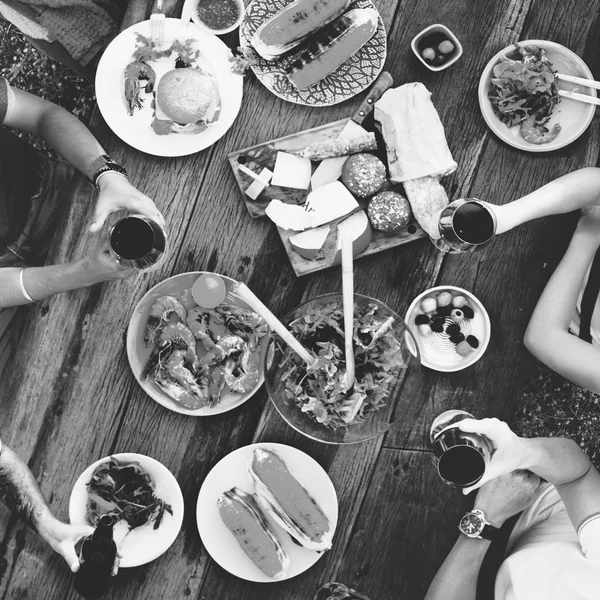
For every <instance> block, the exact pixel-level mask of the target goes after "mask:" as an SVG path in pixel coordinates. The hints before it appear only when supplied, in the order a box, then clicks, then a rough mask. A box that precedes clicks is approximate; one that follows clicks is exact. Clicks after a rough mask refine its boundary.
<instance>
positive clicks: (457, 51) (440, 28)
mask: <svg viewBox="0 0 600 600" xmlns="http://www.w3.org/2000/svg"><path fill="white" fill-rule="evenodd" d="M436 33H440V34H443V35H445V36H446V38H448V39H449V40H450V41H451V42H452V43H453V44H454V50H453V51H452V52H451V55H452V56H451V57H450V58H449V59H448V60H447V61H446V62H445V63H444V64H443V65H439V66H435V65H431V64H429V63H428V62H427V61H426V60H425V59H424V58H423V57H422V56H421V50H420V49H419V45H420V43H421V41H422V40H423V38H425V37H427V36H430V35H433V34H436ZM410 47H411V48H412V51H413V52H414V53H415V56H416V57H417V58H418V59H419V60H420V61H421V62H422V63H423V64H424V65H425V66H426V67H427V68H428V69H429V70H430V71H443V70H444V69H447V68H448V67H449V66H450V65H453V64H454V63H455V62H456V61H457V60H458V59H459V58H460V57H461V56H462V53H463V47H462V45H461V43H460V42H459V41H458V38H457V37H456V36H455V35H454V34H453V33H452V32H451V31H450V30H449V29H448V28H447V27H446V26H445V25H441V24H440V23H436V24H435V25H430V26H429V27H426V28H425V29H423V31H421V32H420V33H417V35H416V36H415V37H414V38H413V41H412V42H411V43H410Z"/></svg>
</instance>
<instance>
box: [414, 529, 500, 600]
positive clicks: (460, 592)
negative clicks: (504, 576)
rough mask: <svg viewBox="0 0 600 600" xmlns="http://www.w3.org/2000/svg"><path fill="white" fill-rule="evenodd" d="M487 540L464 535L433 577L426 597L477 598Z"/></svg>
mask: <svg viewBox="0 0 600 600" xmlns="http://www.w3.org/2000/svg"><path fill="white" fill-rule="evenodd" d="M489 545H490V542H489V541H488V540H478V539H470V538H468V537H466V536H464V535H462V534H461V536H460V537H459V538H458V540H456V543H455V544H454V547H453V548H452V550H451V551H450V554H448V556H447V557H446V560H445V561H444V562H443V564H442V566H441V567H440V569H439V571H438V572H437V574H436V576H435V577H434V579H433V581H432V582H431V585H430V586H429V590H428V591H427V596H426V597H425V600H475V596H476V593H477V577H478V575H479V569H480V567H481V563H482V562H483V559H484V557H485V553H486V552H487V549H488V548H489Z"/></svg>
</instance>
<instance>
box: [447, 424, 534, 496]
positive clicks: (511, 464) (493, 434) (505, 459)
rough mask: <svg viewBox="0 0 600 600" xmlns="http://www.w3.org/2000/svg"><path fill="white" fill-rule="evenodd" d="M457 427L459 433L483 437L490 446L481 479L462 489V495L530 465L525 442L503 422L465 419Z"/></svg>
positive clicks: (529, 452)
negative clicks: (489, 454) (489, 453)
mask: <svg viewBox="0 0 600 600" xmlns="http://www.w3.org/2000/svg"><path fill="white" fill-rule="evenodd" d="M457 427H458V428H459V429H460V430H461V431H465V432H469V433H478V434H480V435H483V436H484V437H485V438H486V439H487V441H488V443H490V444H491V446H492V452H491V459H490V462H489V463H488V464H487V466H486V468H485V473H484V474H483V477H482V478H481V479H480V480H479V481H478V482H477V483H476V484H475V485H473V486H471V487H469V488H465V489H463V494H469V493H470V492H472V491H473V490H475V489H477V488H480V487H481V486H483V485H484V484H486V483H487V482H488V481H491V480H492V479H495V478H496V477H500V476H501V475H507V474H508V473H511V472H512V471H516V470H517V469H527V467H528V466H529V465H530V463H531V450H530V447H529V444H528V442H527V440H526V439H524V438H520V437H519V436H518V435H516V434H515V433H514V432H513V431H512V430H511V429H510V427H509V426H508V425H507V424H506V423H505V422H504V421H500V420H499V419H480V420H476V419H465V420H464V421H461V422H460V423H458V424H457Z"/></svg>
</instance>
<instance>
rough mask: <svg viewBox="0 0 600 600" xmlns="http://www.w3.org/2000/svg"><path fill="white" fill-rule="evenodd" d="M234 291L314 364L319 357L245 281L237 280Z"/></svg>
mask: <svg viewBox="0 0 600 600" xmlns="http://www.w3.org/2000/svg"><path fill="white" fill-rule="evenodd" d="M232 291H233V293H234V294H236V295H237V296H238V297H239V298H241V299H242V300H243V301H244V302H245V303H246V304H247V305H248V306H249V307H250V308H251V309H252V310H253V311H254V312H256V313H257V314H259V315H260V316H261V317H262V318H263V319H264V320H265V322H266V324H267V325H268V326H269V327H270V328H271V329H272V330H273V331H274V332H275V333H277V335H279V337H280V338H281V339H282V340H283V341H284V342H285V343H286V344H287V345H288V346H289V347H290V348H291V349H292V350H293V351H294V352H295V353H296V354H297V355H298V356H299V357H300V358H301V359H302V360H303V361H304V362H305V363H306V364H307V365H308V366H312V365H314V364H315V363H316V362H317V359H316V358H315V357H314V356H312V355H311V354H310V353H309V352H308V350H307V349H306V348H305V347H304V346H303V345H302V344H301V343H300V342H299V341H298V340H297V339H296V338H295V337H294V336H293V335H292V334H291V333H290V332H289V331H288V329H287V328H286V326H285V325H284V324H283V323H282V322H281V321H280V320H279V319H278V318H277V317H276V316H275V315H274V314H273V313H272V312H271V311H270V310H269V309H268V308H267V307H266V306H265V305H264V304H263V303H262V301H261V300H260V299H259V298H258V297H257V296H256V295H255V294H254V292H252V291H251V290H250V289H249V288H248V286H246V284H245V283H242V282H241V281H236V283H234V284H233V287H232Z"/></svg>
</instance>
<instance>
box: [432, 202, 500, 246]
mask: <svg viewBox="0 0 600 600" xmlns="http://www.w3.org/2000/svg"><path fill="white" fill-rule="evenodd" d="M438 230H439V232H440V236H441V237H440V238H439V239H438V240H434V244H435V245H436V246H437V247H438V248H439V249H440V250H442V251H444V252H450V253H459V252H461V253H462V252H472V251H473V250H475V249H476V248H478V247H479V246H483V245H484V244H487V243H488V242H489V241H490V240H491V239H492V238H493V237H494V233H495V232H496V217H495V215H494V213H493V211H492V210H491V208H489V206H488V205H487V204H485V203H484V202H481V201H480V200H477V199H476V198H465V199H460V200H455V201H454V202H451V203H450V204H448V206H446V207H445V208H444V209H443V210H442V212H441V213H440V216H439V222H438Z"/></svg>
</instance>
